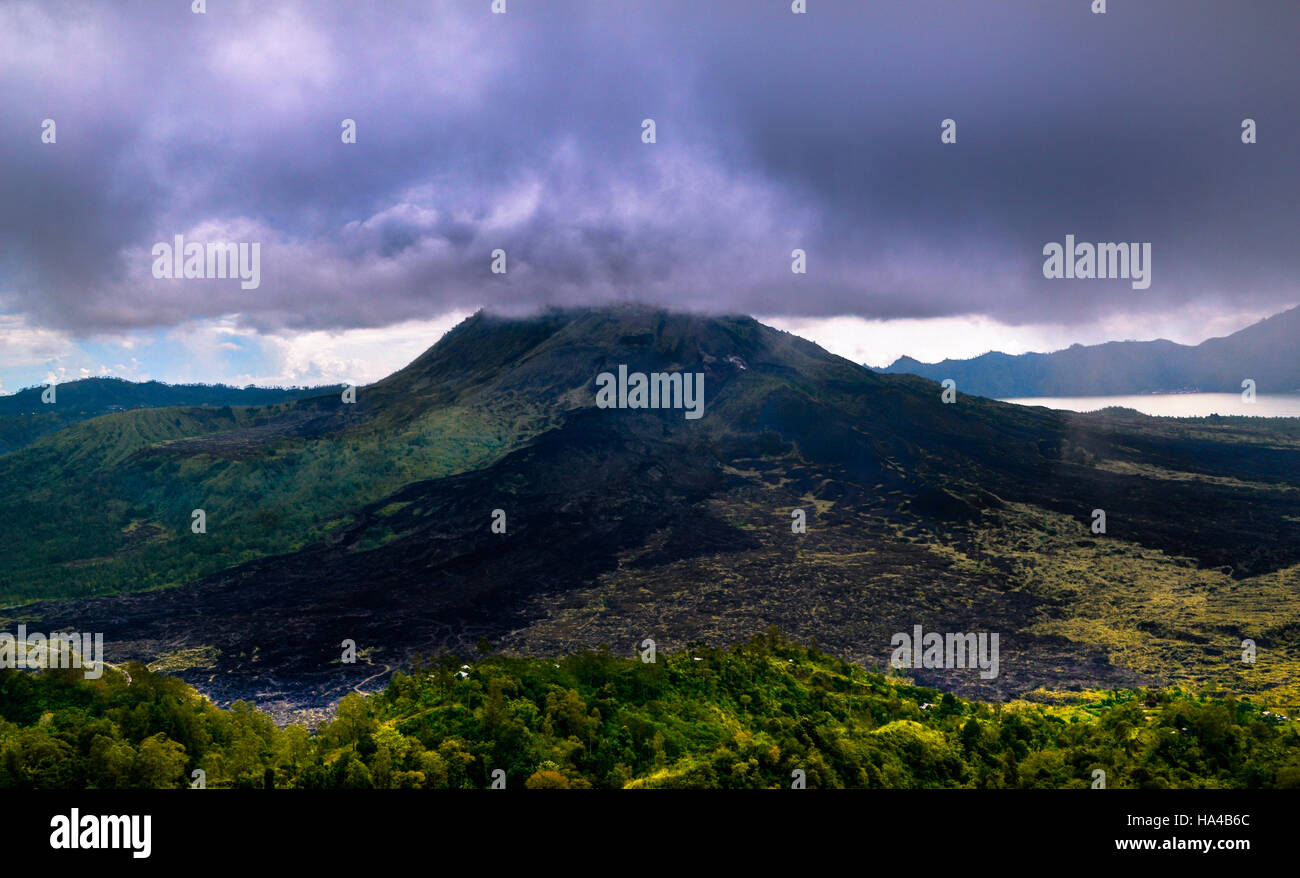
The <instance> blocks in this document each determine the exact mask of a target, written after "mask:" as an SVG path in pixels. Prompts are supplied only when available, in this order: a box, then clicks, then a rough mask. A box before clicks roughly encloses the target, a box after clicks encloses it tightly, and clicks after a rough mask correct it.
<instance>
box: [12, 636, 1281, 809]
mask: <svg viewBox="0 0 1300 878" xmlns="http://www.w3.org/2000/svg"><path fill="white" fill-rule="evenodd" d="M127 670H128V671H129V673H130V675H131V678H132V679H131V683H130V685H126V684H125V681H124V679H123V677H122V676H121V675H120V674H119V673H118V672H109V673H108V674H106V675H105V677H104V678H103V679H102V680H101V681H97V682H93V683H92V682H87V681H85V680H83V679H81V677H80V675H79V673H77V672H51V673H47V674H43V675H40V676H36V675H27V674H21V673H19V672H15V671H0V788H7V789H31V788H70V789H78V788H83V787H100V788H104V787H177V786H185V785H187V784H188V782H189V779H190V777H191V772H192V771H193V770H194V769H199V768H201V769H203V770H204V772H206V776H207V785H208V786H209V787H224V786H259V787H260V786H268V785H274V786H277V787H343V788H353V789H356V788H370V787H384V788H392V787H406V788H478V789H482V788H485V787H487V786H489V785H490V783H491V782H492V778H493V772H495V771H496V770H498V769H499V770H501V771H504V773H505V779H506V784H507V788H529V789H538V788H540V789H554V788H592V787H605V788H608V787H615V788H617V787H622V788H648V787H703V788H732V789H735V788H764V787H766V788H782V787H789V786H790V785H791V782H792V780H791V778H792V776H793V774H794V773H795V772H796V771H802V772H804V774H805V776H806V780H807V785H808V787H809V788H826V787H870V788H882V787H888V788H911V787H977V788H1000V787H1033V788H1073V789H1086V788H1088V787H1090V786H1091V785H1092V784H1093V781H1094V771H1096V770H1097V769H1101V770H1102V771H1104V772H1105V774H1106V785H1107V787H1108V788H1126V787H1142V788H1166V787H1183V788H1190V787H1237V788H1252V789H1255V788H1263V787H1290V788H1295V787H1300V730H1298V729H1297V726H1296V723H1295V722H1293V721H1290V720H1288V719H1285V718H1281V717H1278V716H1276V715H1273V714H1269V713H1267V712H1265V711H1262V710H1261V709H1260V708H1259V707H1258V706H1256V705H1253V704H1252V703H1250V702H1249V701H1246V700H1238V699H1234V698H1231V697H1226V698H1217V697H1206V696H1205V695H1201V694H1194V693H1191V692H1187V691H1180V690H1163V691H1151V692H1135V691H1120V692H1095V693H1084V694H1083V695H1080V696H1077V697H1076V698H1075V699H1074V700H1073V702H1072V703H1070V704H1062V705H1055V706H1046V705H1041V704H1027V703H1021V702H1016V703H1011V704H1007V705H1002V704H994V705H988V704H980V703H975V702H970V701H967V700H965V699H961V698H957V697H954V696H952V695H941V694H940V693H939V692H937V691H935V690H933V689H928V688H925V687H920V686H915V685H912V684H910V683H908V682H906V681H904V680H900V679H896V678H892V677H884V676H881V675H878V674H872V673H868V672H865V671H863V670H862V669H861V668H858V667H855V666H853V665H850V664H847V663H845V662H842V661H839V660H837V659H834V658H831V657H830V656H827V655H824V654H822V653H820V652H818V651H816V650H809V649H804V648H801V647H798V646H794V645H791V644H789V643H786V642H785V641H784V640H783V639H782V638H781V637H779V636H778V635H776V634H775V633H773V632H769V633H768V634H767V635H765V636H763V637H758V638H755V639H754V640H753V641H752V642H750V643H748V644H746V645H744V646H737V647H735V648H733V649H730V650H715V649H708V648H694V649H690V650H687V651H683V652H681V653H676V654H667V653H662V652H661V653H660V654H659V655H658V656H657V661H656V662H655V663H653V664H647V663H643V662H642V661H640V660H639V659H636V658H617V657H614V656H611V655H609V654H608V653H601V652H597V653H592V652H586V653H582V654H579V655H573V656H569V657H567V658H564V659H561V660H559V661H555V662H552V661H550V660H540V659H512V658H502V657H488V658H482V659H480V660H479V661H477V662H475V663H474V664H473V665H472V666H466V668H465V669H464V670H461V669H460V665H459V662H458V661H456V660H454V659H442V660H438V661H435V662H432V663H431V665H430V666H428V667H426V668H418V669H416V670H415V671H414V672H413V673H410V674H399V675H397V676H396V677H394V679H393V681H392V682H391V684H390V685H389V686H388V688H387V689H386V690H385V691H384V692H382V693H379V694H377V695H374V696H370V697H365V698H363V697H361V696H359V695H356V694H353V695H349V696H348V697H346V698H345V699H344V700H343V701H342V702H341V703H340V704H339V706H338V711H337V715H336V717H335V718H334V719H333V720H332V721H331V722H328V723H326V724H324V725H323V726H321V727H320V728H319V729H317V730H316V731H315V732H309V731H308V730H307V729H305V728H303V727H302V726H289V727H286V728H279V727H277V726H276V725H274V724H273V723H272V722H271V720H270V718H269V717H267V716H266V715H265V714H261V713H258V712H257V711H255V710H252V709H250V708H249V707H248V706H247V705H244V704H242V703H241V704H236V705H234V706H233V707H232V708H231V709H230V710H221V709H219V708H217V707H215V706H213V705H212V704H211V703H210V702H207V701H206V700H205V699H203V698H201V697H200V696H198V695H197V694H196V693H195V692H194V691H193V690H191V689H189V688H188V687H187V686H185V685H184V684H183V683H181V682H180V681H179V680H176V679H174V678H170V677H167V676H165V675H162V674H158V673H151V672H149V671H148V670H147V669H145V668H144V667H142V666H138V665H137V666H132V667H130V668H128V669H127Z"/></svg>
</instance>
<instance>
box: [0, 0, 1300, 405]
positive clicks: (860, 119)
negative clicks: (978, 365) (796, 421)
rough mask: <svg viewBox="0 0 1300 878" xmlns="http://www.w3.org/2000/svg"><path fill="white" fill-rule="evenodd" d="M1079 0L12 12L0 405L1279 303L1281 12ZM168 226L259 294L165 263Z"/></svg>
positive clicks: (954, 351)
mask: <svg viewBox="0 0 1300 878" xmlns="http://www.w3.org/2000/svg"><path fill="white" fill-rule="evenodd" d="M1092 5H1093V4H1092V0H979V2H976V0H909V2H907V3H877V2H864V0H853V2H842V3H841V2H833V0H808V2H807V9H808V11H807V12H806V13H805V14H794V13H793V12H792V10H791V4H790V3H789V2H786V0H770V2H769V0H739V2H724V0H683V2H678V0H576V2H567V0H544V2H543V0H506V12H505V13H504V14H495V13H493V12H492V9H491V6H492V3H491V0H442V2H439V0H420V2H404V0H387V2H385V3H383V4H374V5H372V4H358V3H355V2H344V0H340V2H335V0H310V2H287V0H257V2H239V0H208V2H207V3H206V11H205V12H204V13H202V14H196V13H195V12H194V11H192V8H191V4H190V3H189V2H187V0H155V2H132V0H119V2H114V3H91V2H61V0H40V2H23V0H0V392H5V393H8V392H13V391H16V390H17V389H19V388H20V387H24V386H30V385H33V384H37V383H43V382H45V381H48V380H70V379H72V378H76V377H81V376H83V375H92V374H112V375H120V376H122V377H128V378H135V379H145V378H156V379H159V380H166V381H224V382H228V383H235V384H241V385H242V384H247V383H260V384H281V385H298V384H315V383H332V382H336V381H355V382H358V383H364V382H367V381H372V380H376V379H378V378H380V377H382V376H383V375H386V374H388V373H390V372H392V371H393V370H395V369H397V368H400V367H401V366H402V365H405V363H407V362H409V361H410V360H411V359H414V357H415V356H417V355H418V354H419V353H420V352H422V351H423V350H424V349H425V348H427V347H428V346H429V345H431V344H433V343H434V342H435V341H436V340H437V338H438V337H439V336H440V335H441V334H442V333H443V332H445V331H446V330H447V329H448V328H449V327H451V326H453V325H455V323H457V322H459V321H460V320H461V319H464V317H465V316H467V315H468V314H471V313H473V312H474V311H475V310H477V309H479V308H488V309H491V310H495V311H502V312H505V313H512V314H524V313H529V312H530V311H533V310H536V309H539V308H543V307H546V306H551V305H600V304H608V303H615V302H625V301H637V302H645V303H650V304H655V305H662V306H665V307H670V308H677V309H687V310H694V311H703V312H711V313H748V314H753V315H755V316H757V317H759V318H760V319H762V320H764V321H765V322H768V323H770V324H772V325H775V326H778V327H779V328H782V329H787V330H790V331H792V332H797V333H799V334H801V335H804V336H805V337H808V338H811V339H813V340H814V341H817V342H819V343H821V344H822V345H823V346H825V347H827V348H828V349H830V350H832V351H834V352H835V353H839V354H841V355H843V356H846V357H850V358H851V359H854V360H855V361H857V362H865V363H868V364H871V365H885V364H887V363H889V362H891V361H892V360H894V359H895V358H896V357H898V356H901V355H904V354H908V355H911V356H915V357H917V358H918V359H921V360H926V361H933V360H938V359H942V358H944V357H966V356H974V355H978V354H980V353H983V352H985V351H988V350H1003V351H1006V352H1008V353H1020V352H1024V351H1028V350H1055V349H1059V348H1063V347H1067V346H1068V345H1070V344H1074V343H1083V344H1090V343H1099V342H1102V341H1108V340H1123V339H1151V338H1161V337H1163V338H1169V339H1171V340H1174V341H1179V342H1183V343H1196V342H1199V341H1201V340H1203V339H1205V338H1207V337H1213V336H1217V335H1224V334H1227V333H1229V332H1232V331H1235V330H1237V329H1240V328H1242V327H1244V326H1246V325H1248V324H1249V323H1251V322H1254V321H1255V320H1258V319H1261V318H1262V317H1264V316H1267V315H1269V314H1272V313H1276V312H1278V311H1281V310H1285V309H1286V308H1289V307H1292V306H1294V305H1296V304H1297V303H1298V302H1300V293H1297V289H1296V282H1295V278H1296V277H1297V269H1300V240H1298V238H1300V223H1297V222H1296V209H1295V205H1296V204H1297V203H1300V171H1298V170H1297V165H1296V162H1295V157H1296V156H1297V155H1300V106H1297V103H1296V101H1295V84H1296V83H1297V82H1298V81H1300V53H1297V52H1296V51H1295V50H1294V45H1295V34H1296V31H1297V26H1298V25H1300V4H1296V3H1295V2H1294V0H1277V2H1272V0H1243V2H1240V3H1236V4H1226V3H1222V2H1217V0H1213V2H1212V0H1143V2H1141V3H1136V2H1128V0H1109V2H1108V4H1107V5H1108V7H1109V8H1108V9H1107V11H1106V13H1105V14H1094V13H1093V12H1092V11H1091V8H1090V7H1091V6H1092ZM945 119H951V120H953V121H954V122H955V135H956V136H955V142H951V143H945V142H942V140H941V132H942V126H943V124H944V120H945ZM1244 119H1253V120H1254V122H1255V130H1256V138H1257V140H1256V142H1254V143H1249V144H1247V143H1243V142H1242V123H1243V120H1244ZM46 120H52V121H53V123H54V127H53V137H52V138H50V137H49V131H48V123H47V122H46ZM344 120H352V122H353V123H354V124H355V132H356V136H355V142H344V139H345V138H344V136H343V134H344ZM645 120H653V122H654V142H646V132H645V126H644V124H643V123H644V122H645ZM49 139H52V140H53V142H47V140H49ZM177 235H180V236H182V237H183V240H185V241H190V242H195V241H197V242H200V243H202V242H244V243H257V244H258V246H259V253H260V278H259V280H260V283H259V284H258V285H257V286H256V288H252V289H248V288H245V286H246V285H244V284H241V283H240V281H239V279H234V278H225V279H222V278H211V279H194V278H188V279H186V278H167V277H157V276H155V271H154V268H155V258H154V250H153V248H154V247H155V245H156V244H159V243H170V242H172V241H174V239H175V236H177ZM1066 235H1074V236H1075V238H1076V239H1077V240H1078V241H1087V242H1145V243H1149V244H1150V245H1151V252H1152V257H1151V284H1150V286H1149V287H1148V288H1146V289H1135V288H1134V287H1133V284H1132V283H1130V281H1129V280H1125V279H1105V280H1103V279H1091V280H1082V279H1048V278H1046V277H1044V272H1043V263H1044V256H1043V250H1044V246H1045V245H1046V244H1048V243H1051V242H1063V241H1064V240H1065V236H1066ZM796 249H799V250H802V251H803V252H804V253H805V264H806V272H804V273H800V274H795V273H793V272H792V271H791V265H792V261H793V260H792V253H793V251H794V250H796ZM496 250H502V251H504V253H505V272H504V273H494V272H493V271H492V270H491V266H492V261H493V251H496Z"/></svg>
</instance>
